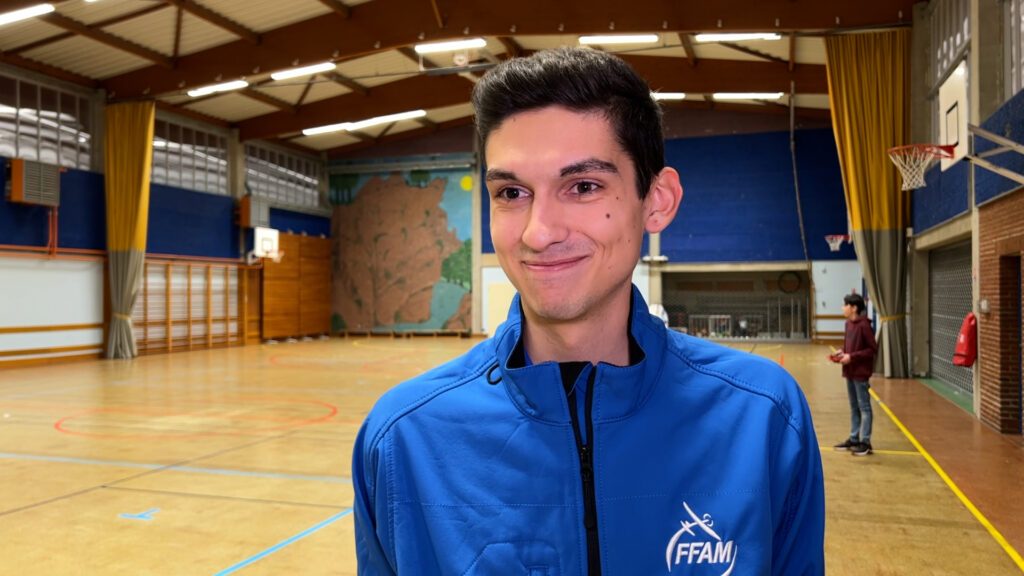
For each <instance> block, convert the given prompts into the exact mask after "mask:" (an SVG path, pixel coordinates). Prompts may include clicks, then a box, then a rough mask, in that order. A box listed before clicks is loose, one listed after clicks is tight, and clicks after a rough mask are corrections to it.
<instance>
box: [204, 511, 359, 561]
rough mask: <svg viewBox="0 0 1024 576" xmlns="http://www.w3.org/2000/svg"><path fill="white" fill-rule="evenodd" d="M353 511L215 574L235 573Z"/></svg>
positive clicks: (337, 515) (310, 528)
mask: <svg viewBox="0 0 1024 576" xmlns="http://www.w3.org/2000/svg"><path fill="white" fill-rule="evenodd" d="M351 513H352V509H351V508H348V509H346V510H342V511H341V512H338V513H337V514H335V515H334V516H331V517H330V518H328V519H327V520H324V521H323V522H320V523H319V524H317V525H315V526H311V527H309V528H306V529H305V530H303V531H302V532H299V533H298V534H296V535H295V536H292V537H291V538H288V539H285V540H282V541H280V542H278V543H277V544H274V545H273V546H271V547H270V548H267V549H266V550H264V551H263V552H260V553H259V554H256V555H254V556H250V557H249V558H246V559H245V560H242V561H241V562H239V563H238V564H235V565H234V566H231V567H230V568H225V569H224V570H221V571H220V572H217V573H216V574H215V575H214V576H226V575H227V574H233V573H235V572H237V571H239V570H241V569H242V568H245V567H246V566H248V565H249V564H252V563H253V562H258V561H259V560H261V559H263V558H265V557H267V556H269V555H271V554H273V553H274V552H277V551H278V550H280V549H281V548H284V547H285V546H288V545H289V544H292V543H294V542H298V541H299V540H302V539H303V538H305V537H306V536H309V535H310V534H313V533H314V532H316V531H318V530H320V529H321V528H325V527H327V526H330V525H331V524H333V523H335V522H337V521H338V520H341V519H342V518H344V517H345V516H348V515H349V514H351Z"/></svg>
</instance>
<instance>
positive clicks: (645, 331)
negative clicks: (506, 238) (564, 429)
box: [494, 286, 667, 424]
mask: <svg viewBox="0 0 1024 576" xmlns="http://www.w3.org/2000/svg"><path fill="white" fill-rule="evenodd" d="M630 307H631V308H630V314H629V336H630V338H631V339H632V341H633V342H634V343H635V350H634V351H633V354H631V356H633V357H631V358H630V362H631V364H630V365H629V366H612V365H611V364H605V363H603V362H602V363H599V364H598V365H597V366H591V365H588V366H587V367H585V368H584V369H583V372H582V373H581V374H580V378H588V377H589V376H590V372H591V371H593V370H596V371H597V373H596V374H595V377H594V408H593V410H594V412H593V415H592V416H593V419H594V422H599V421H602V420H613V419H616V418H623V417H626V416H628V415H629V414H631V413H632V412H633V411H634V410H636V409H637V408H638V407H639V406H640V405H641V404H642V403H643V401H644V400H645V399H646V398H647V396H648V395H649V394H650V392H651V390H652V389H653V387H654V385H655V384H656V382H657V380H658V377H659V376H660V372H661V368H662V358H663V357H664V354H665V346H666V341H667V334H666V330H667V329H666V328H665V325H664V324H663V323H662V322H661V320H659V319H657V318H655V317H653V316H651V314H650V313H649V312H648V309H647V302H645V301H644V298H643V296H641V294H640V291H639V290H638V289H637V288H636V286H633V293H632V298H631V299H630ZM523 322H524V318H523V313H522V307H521V304H520V298H519V295H518V294H516V296H515V298H513V300H512V306H511V307H510V308H509V312H508V319H507V320H506V321H505V323H504V324H502V325H501V326H500V327H498V330H497V331H496V332H495V335H494V339H495V346H496V349H497V356H498V369H499V370H500V371H501V379H502V382H503V383H504V384H505V386H506V389H507V390H508V393H509V396H510V397H511V398H512V401H513V402H515V404H516V405H517V406H518V407H519V409H520V410H521V411H522V412H523V413H524V414H526V415H527V416H530V417H532V418H536V419H538V420H544V421H546V422H550V423H558V424H562V423H566V422H568V421H569V408H568V403H567V401H566V397H565V391H564V390H563V388H562V384H561V382H562V380H561V372H560V370H559V365H558V363H556V362H544V363H542V364H535V365H531V366H523V363H522V360H521V357H522V347H523V329H522V328H523Z"/></svg>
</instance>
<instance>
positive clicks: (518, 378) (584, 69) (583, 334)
mask: <svg viewBox="0 0 1024 576" xmlns="http://www.w3.org/2000/svg"><path fill="white" fill-rule="evenodd" d="M473 104H474V107H475V109H476V125H477V131H478V136H479V138H480V142H481V145H482V149H483V150H484V152H485V155H486V163H487V172H486V180H487V188H488V190H489V191H490V194H491V237H492V240H493V243H494V248H495V252H496V253H497V256H498V260H499V261H500V263H501V266H502V269H503V270H504V271H505V273H506V274H507V275H508V277H509V279H510V280H511V281H512V284H513V285H515V287H516V289H517V290H518V295H517V296H516V298H515V299H514V301H513V303H512V307H511V309H510V310H509V314H508V320H507V321H506V322H505V323H504V324H502V325H501V326H500V327H499V328H498V329H497V330H496V331H495V333H494V335H493V337H492V338H490V339H489V340H486V341H484V342H483V343H481V344H479V345H477V346H476V347H475V348H473V349H472V350H471V351H469V352H468V353H467V354H465V355H464V356H462V357H460V358H458V359H456V360H453V361H451V362H449V363H447V364H445V365H443V366H440V367H438V368H436V369H434V370H432V371H429V372H427V373H425V374H423V375H421V376H419V377H417V378H415V379H413V380H411V381H409V382H406V383H404V384H401V385H399V386H397V387H395V388H394V389H392V390H390V391H389V392H387V393H386V394H385V395H384V396H383V397H382V398H381V399H380V400H379V401H378V402H377V405H376V406H375V407H374V408H373V410H372V411H371V412H370V414H369V416H368V417H367V419H366V422H365V423H364V425H363V427H362V430H361V431H360V433H359V437H358V438H357V440H356V445H355V450H354V457H353V466H352V475H353V482H354V485H355V503H354V508H355V524H356V549H357V554H358V560H359V574H362V575H381V574H401V575H410V576H411V575H415V576H427V575H435V574H437V575H442V574H443V575H456V576H458V575H502V576H504V575H520V574H521V575H529V576H539V575H546V576H556V575H557V576H584V575H599V574H605V575H608V576H634V575H647V574H666V573H667V574H686V575H711V574H713V575H715V576H720V575H728V574H742V575H768V574H771V575H779V576H782V575H785V576H796V575H804V574H823V573H824V558H823V538H824V522H825V520H824V495H823V485H822V472H821V460H820V453H819V449H818V445H817V441H816V439H815V434H814V429H813V426H812V423H811V416H810V412H809V410H808V407H807V403H806V400H805V399H804V397H803V394H802V393H801V391H800V389H799V387H798V386H797V384H796V382H794V381H793V379H792V378H791V377H790V376H789V375H788V374H787V373H786V372H785V371H783V370H782V369H781V368H780V367H779V366H777V365H776V364H774V363H772V362H770V361H767V360H764V359H761V358H758V357H755V356H752V355H748V354H745V353H742V352H737V351H734V350H730V349H727V348H724V347H720V346H717V345H714V344H711V343H708V342H704V341H701V340H697V339H694V338H691V337H688V336H684V335H682V334H678V333H675V332H672V331H669V330H667V329H666V327H665V326H664V324H663V323H661V322H660V321H659V320H658V319H657V318H654V317H653V316H651V315H650V314H649V313H648V311H647V304H646V303H645V302H644V301H643V298H642V297H641V295H640V293H639V291H637V290H636V289H635V288H634V287H632V285H631V282H630V279H631V277H632V272H633V269H634V267H635V266H636V264H637V261H638V259H639V256H640V249H641V242H642V238H643V233H644V231H647V232H649V233H656V232H660V231H661V230H664V229H665V228H666V227H667V226H668V225H669V223H670V222H671V221H672V219H673V217H674V216H675V213H676V210H677V208H678V206H679V202H680V201H681V199H682V187H681V186H680V183H679V175H678V174H677V173H676V171H675V170H673V169H672V168H668V167H665V166H664V151H663V136H662V129H661V113H660V110H659V108H658V106H657V104H656V103H655V102H654V101H653V99H652V98H651V96H650V92H649V88H648V86H647V85H646V83H645V82H644V81H643V80H642V79H641V78H639V77H638V76H637V75H636V73H635V72H634V71H633V70H632V69H631V68H630V67H629V66H628V65H627V64H625V63H624V62H623V61H622V60H620V59H619V58H617V57H615V56H612V55H609V54H606V53H603V52H600V51H596V50H589V49H559V50H553V51H544V52H539V53H537V54H534V55H533V56H530V57H529V58H523V59H513V60H509V61H506V62H504V63H502V64H500V65H499V66H497V67H496V68H495V69H494V70H492V71H491V72H490V73H489V74H487V76H485V77H484V78H483V79H482V80H481V81H480V82H479V83H478V84H477V85H476V88H475V89H474V92H473Z"/></svg>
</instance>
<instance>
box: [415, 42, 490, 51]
mask: <svg viewBox="0 0 1024 576" xmlns="http://www.w3.org/2000/svg"><path fill="white" fill-rule="evenodd" d="M484 46H487V40H484V39H483V38H469V39H467V40H452V41H449V42H431V43H429V44H417V45H415V46H413V48H412V49H413V50H415V51H416V53H417V54H436V53H438V52H457V51H459V50H468V49H469V48H483V47H484Z"/></svg>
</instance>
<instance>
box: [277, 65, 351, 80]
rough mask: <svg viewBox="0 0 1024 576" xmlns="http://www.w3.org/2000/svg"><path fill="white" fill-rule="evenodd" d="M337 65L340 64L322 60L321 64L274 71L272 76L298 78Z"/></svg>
mask: <svg viewBox="0 0 1024 576" xmlns="http://www.w3.org/2000/svg"><path fill="white" fill-rule="evenodd" d="M337 67H338V65H337V64H335V63H334V62H321V63H320V64H311V65H309V66H302V67H300V68H289V69H288V70H281V71H280V72H274V73H273V74H271V75H270V77H271V78H273V79H274V80H287V79H289V78H298V77H299V76H312V75H313V74H319V73H321V72H330V71H331V70H334V69H335V68H337Z"/></svg>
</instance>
